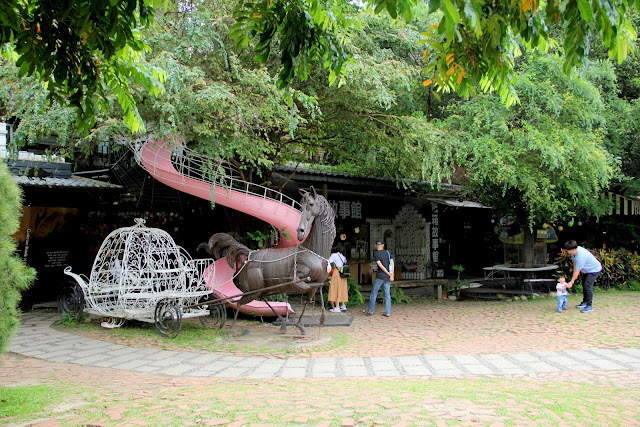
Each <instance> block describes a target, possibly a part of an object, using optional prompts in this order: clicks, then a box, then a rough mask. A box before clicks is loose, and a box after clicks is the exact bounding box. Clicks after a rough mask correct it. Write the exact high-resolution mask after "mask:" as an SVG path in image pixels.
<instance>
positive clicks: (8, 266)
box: [0, 161, 36, 353]
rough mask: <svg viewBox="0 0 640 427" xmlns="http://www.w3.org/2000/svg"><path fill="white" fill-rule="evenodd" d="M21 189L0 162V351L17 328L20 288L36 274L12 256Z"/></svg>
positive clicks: (19, 212)
mask: <svg viewBox="0 0 640 427" xmlns="http://www.w3.org/2000/svg"><path fill="white" fill-rule="evenodd" d="M21 209H22V192H21V191H20V187H19V186H18V184H16V182H15V180H14V179H13V176H12V175H11V173H10V172H9V169H8V168H7V165H6V164H5V163H4V162H2V161H0V353H3V352H4V351H5V350H6V347H7V344H8V342H9V338H10V337H11V335H13V333H14V331H15V330H16V329H17V327H18V317H17V316H18V303H19V302H20V297H21V291H23V290H25V289H27V288H28V287H29V286H31V283H33V279H35V276H36V273H35V270H34V269H33V268H29V267H27V266H26V265H25V264H24V263H23V262H22V259H20V257H19V256H17V255H16V242H15V241H14V238H13V236H14V234H15V233H16V232H17V231H18V229H19V227H20V215H21Z"/></svg>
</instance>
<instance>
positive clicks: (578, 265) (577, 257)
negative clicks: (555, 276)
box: [564, 240, 602, 313]
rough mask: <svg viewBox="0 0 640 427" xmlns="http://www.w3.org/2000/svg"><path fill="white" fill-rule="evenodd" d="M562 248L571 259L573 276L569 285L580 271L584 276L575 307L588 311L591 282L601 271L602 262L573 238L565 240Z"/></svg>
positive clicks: (584, 311) (590, 301) (591, 309)
mask: <svg viewBox="0 0 640 427" xmlns="http://www.w3.org/2000/svg"><path fill="white" fill-rule="evenodd" d="M564 248H565V249H566V250H567V253H568V254H569V255H571V259H572V260H573V277H572V278H571V281H570V282H569V285H570V286H573V284H574V283H575V281H576V280H577V279H578V277H579V276H580V273H583V274H584V276H585V277H584V281H583V283H582V302H581V303H580V304H578V305H576V308H579V309H581V310H580V312H581V313H589V312H591V311H593V307H592V306H591V304H592V303H593V284H594V283H595V281H596V278H597V277H598V275H599V274H600V272H601V271H602V264H600V261H598V259H597V258H596V257H595V256H593V254H592V253H591V252H589V251H588V250H587V249H585V248H583V247H582V246H578V243H577V242H576V241H575V240H568V241H566V242H565V244H564Z"/></svg>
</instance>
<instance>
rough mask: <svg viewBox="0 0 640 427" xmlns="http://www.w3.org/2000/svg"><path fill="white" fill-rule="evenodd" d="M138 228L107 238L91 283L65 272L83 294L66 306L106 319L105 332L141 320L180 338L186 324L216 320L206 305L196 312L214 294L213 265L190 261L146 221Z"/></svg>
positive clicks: (76, 294) (121, 230) (75, 295)
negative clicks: (187, 321)
mask: <svg viewBox="0 0 640 427" xmlns="http://www.w3.org/2000/svg"><path fill="white" fill-rule="evenodd" d="M135 222H136V224H135V225H134V226H132V227H123V228H119V229H117V230H115V231H113V232H111V233H110V234H109V235H108V236H107V238H106V239H105V240H104V242H103V243H102V245H101V247H100V250H99V251H98V254H97V255H96V259H95V261H94V263H93V268H92V269H91V276H90V277H89V278H87V277H86V276H84V275H80V274H76V273H73V272H71V267H67V268H65V270H64V272H65V274H67V275H69V276H71V277H73V278H74V279H75V281H76V282H77V284H78V286H79V287H80V289H81V290H82V294H81V295H80V293H79V292H77V291H75V292H72V293H71V296H70V298H71V300H72V302H71V303H66V306H67V307H72V308H74V311H76V312H79V313H80V314H81V313H82V312H87V313H90V314H94V315H98V316H104V317H108V318H109V319H110V320H108V321H105V322H103V323H102V326H104V327H107V328H114V327H119V326H121V325H122V324H123V323H124V321H125V320H139V321H143V322H153V323H155V326H156V329H157V330H158V332H159V333H160V334H161V335H163V336H177V335H178V333H180V329H181V327H182V319H183V318H191V317H201V316H209V315H211V314H212V312H210V310H209V307H208V306H206V305H204V306H197V307H194V306H195V305H196V304H198V302H200V301H201V300H202V299H203V298H204V297H205V296H208V295H210V294H211V290H209V289H208V288H207V285H206V283H207V281H206V280H205V279H207V278H208V277H207V275H215V265H214V264H213V260H212V259H198V260H194V259H191V257H190V256H189V254H188V253H187V252H186V251H185V250H184V249H183V248H182V247H180V246H178V245H177V244H176V243H175V242H174V240H173V238H172V237H171V236H170V235H169V234H168V233H167V232H165V231H163V230H160V229H158V228H148V227H146V226H145V225H144V224H145V220H144V219H141V218H137V219H136V220H135ZM79 298H82V300H81V301H78V299H79ZM186 307H189V308H186ZM214 311H215V314H217V315H221V313H220V310H219V309H218V308H215V310H214ZM225 314H226V312H225ZM224 317H225V319H226V315H225V316H224ZM203 323H207V322H204V321H203ZM214 323H215V322H214ZM222 324H224V323H222Z"/></svg>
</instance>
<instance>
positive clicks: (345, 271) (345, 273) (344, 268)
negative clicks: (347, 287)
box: [340, 264, 351, 277]
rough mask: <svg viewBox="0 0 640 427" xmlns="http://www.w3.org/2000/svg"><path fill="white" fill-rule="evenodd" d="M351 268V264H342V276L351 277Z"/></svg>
mask: <svg viewBox="0 0 640 427" xmlns="http://www.w3.org/2000/svg"><path fill="white" fill-rule="evenodd" d="M350 270H351V268H350V267H349V264H345V265H343V266H342V268H340V277H349V276H351V271H350Z"/></svg>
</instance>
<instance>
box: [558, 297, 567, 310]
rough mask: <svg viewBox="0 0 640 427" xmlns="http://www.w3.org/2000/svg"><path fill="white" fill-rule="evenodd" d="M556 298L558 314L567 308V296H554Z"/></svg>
mask: <svg viewBox="0 0 640 427" xmlns="http://www.w3.org/2000/svg"><path fill="white" fill-rule="evenodd" d="M556 296H557V297H558V313H559V312H561V311H562V310H566V308H567V296H566V295H556Z"/></svg>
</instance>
